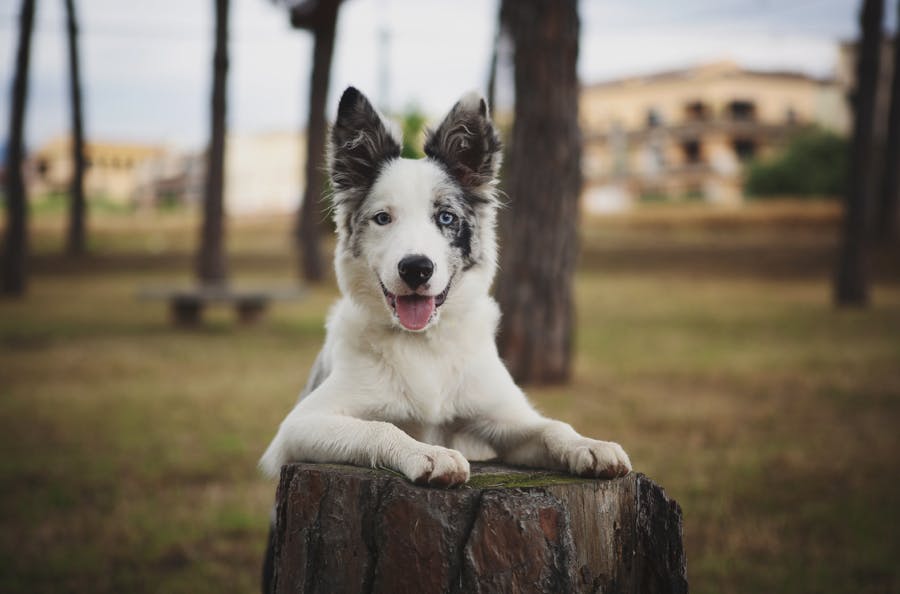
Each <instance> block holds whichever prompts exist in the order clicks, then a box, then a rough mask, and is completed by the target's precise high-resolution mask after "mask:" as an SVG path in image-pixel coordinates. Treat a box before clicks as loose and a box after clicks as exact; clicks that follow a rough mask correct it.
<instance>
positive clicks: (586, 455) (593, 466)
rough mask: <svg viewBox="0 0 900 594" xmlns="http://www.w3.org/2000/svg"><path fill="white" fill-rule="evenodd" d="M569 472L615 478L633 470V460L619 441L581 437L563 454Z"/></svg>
mask: <svg viewBox="0 0 900 594" xmlns="http://www.w3.org/2000/svg"><path fill="white" fill-rule="evenodd" d="M563 457H564V460H563V461H564V463H565V464H566V466H567V467H568V469H569V472H571V473H573V474H577V475H579V476H586V477H600V478H615V477H617V476H625V475H626V474H628V473H629V472H631V460H629V459H628V454H626V453H625V450H623V449H622V446H620V445H619V444H617V443H614V442H612V441H598V440H596V439H586V438H585V439H579V440H576V441H574V442H572V443H571V444H569V445H568V447H567V448H566V450H565V453H564V454H563Z"/></svg>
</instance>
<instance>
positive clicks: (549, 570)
mask: <svg viewBox="0 0 900 594" xmlns="http://www.w3.org/2000/svg"><path fill="white" fill-rule="evenodd" d="M681 530H682V524H681V509H680V507H679V506H678V504H677V503H676V502H675V501H673V500H671V499H669V498H668V497H667V496H666V494H665V492H664V491H663V490H662V489H661V488H660V487H659V486H657V485H656V484H654V483H653V482H652V481H651V480H650V479H648V478H647V477H646V476H644V475H642V474H636V473H631V474H629V475H628V476H625V477H622V478H619V479H615V480H595V479H582V478H578V477H573V476H569V475H563V474H558V473H553V472H546V471H536V470H532V469H518V468H511V467H507V466H499V465H496V464H488V463H476V464H473V466H472V478H471V479H470V481H469V483H468V484H466V485H465V486H463V487H461V488H458V489H451V490H442V489H435V488H427V487H418V486H415V485H413V484H411V483H409V482H408V481H407V480H406V479H405V478H403V477H401V476H399V475H398V474H396V473H393V472H391V471H386V470H371V469H366V468H358V467H352V466H338V465H324V464H292V465H288V466H285V467H284V468H283V469H282V472H281V482H280V484H279V486H278V496H277V519H276V528H275V544H274V546H275V576H274V583H275V586H274V591H275V592H278V593H280V594H287V593H294V592H298V593H299V592H304V593H307V592H323V593H326V592H385V593H388V592H390V593H404V592H415V593H431V592H466V593H468V592H504V593H505V592H602V593H611V592H635V593H641V594H654V593H658V592H687V589H688V586H687V576H686V568H685V558H684V550H683V547H682V541H681Z"/></svg>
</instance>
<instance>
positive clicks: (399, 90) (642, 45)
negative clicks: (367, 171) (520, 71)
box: [0, 0, 896, 149]
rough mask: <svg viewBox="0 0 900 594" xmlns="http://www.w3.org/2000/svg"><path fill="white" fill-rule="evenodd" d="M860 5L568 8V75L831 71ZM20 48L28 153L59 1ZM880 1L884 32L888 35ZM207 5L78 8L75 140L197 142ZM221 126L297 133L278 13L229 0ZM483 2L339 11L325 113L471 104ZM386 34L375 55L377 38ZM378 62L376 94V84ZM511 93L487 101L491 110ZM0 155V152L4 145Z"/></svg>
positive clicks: (51, 55) (58, 59)
mask: <svg viewBox="0 0 900 594" xmlns="http://www.w3.org/2000/svg"><path fill="white" fill-rule="evenodd" d="M860 3H861V0H792V1H784V0H682V1H680V2H671V1H670V0H631V1H628V2H624V1H621V0H580V1H579V14H580V17H581V39H580V55H579V63H578V72H579V76H580V78H581V81H582V83H584V84H590V83H592V82H597V81H601V80H609V79H614V78H617V77H621V76H627V75H633V74H644V73H650V72H653V71H656V70H662V69H671V68H679V67H685V66H690V65H694V64H700V63H704V62H710V61H715V60H722V59H731V60H735V61H737V62H738V63H740V64H742V65H744V66H747V67H751V68H759V69H773V70H797V71H801V72H805V73H808V74H811V75H814V76H820V77H825V76H829V75H831V74H832V72H833V68H834V66H835V63H836V59H837V44H838V43H839V42H840V41H844V40H848V39H852V38H853V37H855V35H856V30H857V27H858V25H857V11H858V10H859V5H860ZM37 4H38V12H37V16H36V31H35V36H34V38H33V40H32V67H31V76H30V79H29V80H30V86H29V104H28V115H27V118H26V139H27V143H28V146H29V148H34V147H37V146H39V145H40V144H42V143H44V142H46V141H47V140H49V139H51V138H53V137H55V136H59V135H62V134H65V133H66V132H67V130H68V126H69V123H68V118H69V115H68V111H67V100H66V96H67V93H68V77H67V74H66V71H65V64H66V59H67V58H66V53H65V31H64V18H63V17H64V15H63V13H62V5H63V3H62V2H58V1H56V2H48V1H46V0H45V1H39V2H38V3H37ZM893 4H894V0H889V1H888V2H887V5H888V6H887V10H886V12H887V13H888V18H887V22H886V28H887V29H888V30H893V29H894V28H895V20H896V10H895V9H893V6H892V5H893ZM213 5H214V2H213V0H153V1H152V2H150V1H147V0H143V1H141V0H78V1H77V8H78V10H79V18H80V25H81V33H82V35H81V37H80V39H81V54H82V79H83V93H84V100H85V125H86V130H87V135H88V137H89V138H93V139H98V140H123V141H141V142H153V143H162V144H167V145H171V146H177V147H182V148H188V149H196V148H199V147H202V146H203V145H204V144H205V139H206V136H207V134H208V129H209V113H208V105H209V94H210V87H211V79H212V71H211V59H212V28H213ZM231 6H232V8H231V41H230V57H231V70H230V73H229V80H228V125H229V129H230V130H231V131H232V132H236V133H254V132H265V131H275V130H279V131H280V130H300V129H302V128H303V126H304V122H305V113H306V104H307V94H308V85H309V70H310V65H311V55H312V38H311V36H310V35H309V34H308V33H306V32H303V31H297V30H292V29H291V28H290V26H289V23H288V18H287V12H286V9H285V8H284V5H283V4H277V3H276V2H273V0H232V1H231ZM18 10H19V2H18V0H0V81H2V85H3V92H2V93H0V139H3V140H4V141H5V139H6V137H7V130H8V115H7V114H8V113H9V90H10V86H11V81H12V68H13V61H14V58H15V47H16V43H17V22H18ZM497 10H498V2H497V0H347V1H346V2H345V4H344V5H343V8H342V9H341V12H340V18H339V22H338V32H337V41H336V48H335V55H334V62H333V70H332V84H331V88H330V91H329V103H328V105H329V110H330V111H329V115H333V111H334V110H336V102H337V99H338V98H339V96H340V93H341V91H342V90H343V89H344V88H345V87H346V86H347V85H350V84H352V85H355V86H357V87H358V88H360V89H361V90H363V92H365V93H366V94H367V95H369V97H371V98H372V99H373V101H375V102H376V104H377V105H379V106H382V107H385V108H387V109H388V110H389V111H393V112H399V111H402V110H404V109H407V108H408V107H409V106H413V105H415V106H418V108H419V109H421V110H423V111H424V112H425V113H427V114H429V116H431V117H433V118H437V117H439V116H440V115H441V114H442V113H444V112H445V111H446V110H447V109H448V108H449V107H450V106H451V105H452V104H453V103H454V102H455V100H456V99H457V98H458V97H459V96H460V95H462V94H463V93H464V92H466V91H467V90H470V89H479V90H482V89H483V88H484V86H485V83H486V80H487V73H488V60H489V56H490V48H491V43H492V40H493V38H494V35H495V31H496V15H497ZM385 30H386V31H388V32H389V39H390V42H389V45H388V47H387V50H386V51H384V46H383V45H382V44H380V43H379V38H380V35H379V32H380V31H385ZM383 54H386V55H387V64H388V68H387V72H388V73H389V75H388V84H387V85H386V89H385V88H384V86H383V85H381V84H379V76H378V73H379V69H380V64H381V63H382V62H381V56H382V55H383ZM509 96H511V91H504V90H503V89H501V91H500V93H499V99H498V100H499V101H501V102H502V101H508V98H507V97H509ZM3 144H5V142H3Z"/></svg>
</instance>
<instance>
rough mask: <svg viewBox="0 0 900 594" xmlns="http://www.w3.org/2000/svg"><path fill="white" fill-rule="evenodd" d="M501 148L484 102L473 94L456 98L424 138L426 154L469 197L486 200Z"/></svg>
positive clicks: (498, 163) (494, 176) (489, 193)
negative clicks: (448, 111) (438, 123)
mask: <svg viewBox="0 0 900 594" xmlns="http://www.w3.org/2000/svg"><path fill="white" fill-rule="evenodd" d="M500 149H501V144H500V137H499V135H498V134H497V131H496V129H495V128H494V125H493V123H492V122H491V119H490V115H489V114H488V108H487V104H486V103H485V101H484V99H482V98H481V97H478V96H476V95H474V94H472V95H468V96H466V97H464V98H463V99H461V100H459V101H458V102H457V103H456V105H454V106H453V109H451V110H450V113H449V114H447V117H445V118H444V121H443V122H441V124H440V125H439V126H438V127H437V129H435V130H434V131H430V132H429V133H428V136H427V138H426V140H425V154H426V155H427V156H428V157H429V158H431V159H433V160H435V161H436V162H438V163H439V164H441V165H442V166H443V167H444V169H445V170H446V171H447V173H448V174H450V176H451V177H452V178H453V179H455V180H456V182H457V183H458V184H459V185H460V186H461V187H462V188H463V190H464V191H465V192H466V193H467V194H468V195H469V196H472V197H473V198H474V197H478V198H480V199H482V200H486V201H488V200H491V198H492V196H493V193H492V192H491V185H492V184H493V182H494V180H495V178H496V175H497V170H498V169H499V167H500Z"/></svg>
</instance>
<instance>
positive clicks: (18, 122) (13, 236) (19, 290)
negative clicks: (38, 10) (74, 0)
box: [0, 0, 34, 296]
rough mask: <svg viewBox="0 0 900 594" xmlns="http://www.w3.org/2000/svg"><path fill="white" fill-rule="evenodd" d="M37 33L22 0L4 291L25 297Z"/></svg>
mask: <svg viewBox="0 0 900 594" xmlns="http://www.w3.org/2000/svg"><path fill="white" fill-rule="evenodd" d="M33 30H34V0H22V12H21V14H20V16H19V49H18V52H17V53H16V72H15V75H14V78H13V86H12V107H11V109H10V112H9V113H10V115H9V144H8V145H7V147H6V150H7V157H6V187H5V191H6V236H5V237H4V241H3V257H2V267H3V270H2V279H0V280H2V291H3V293H4V294H5V295H12V296H20V295H24V294H25V288H26V285H27V270H26V268H27V257H28V196H27V195H26V192H25V181H24V180H23V179H22V161H23V160H24V156H25V147H24V142H23V133H24V127H25V104H26V102H27V99H28V62H29V60H30V57H31V33H32V31H33Z"/></svg>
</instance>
